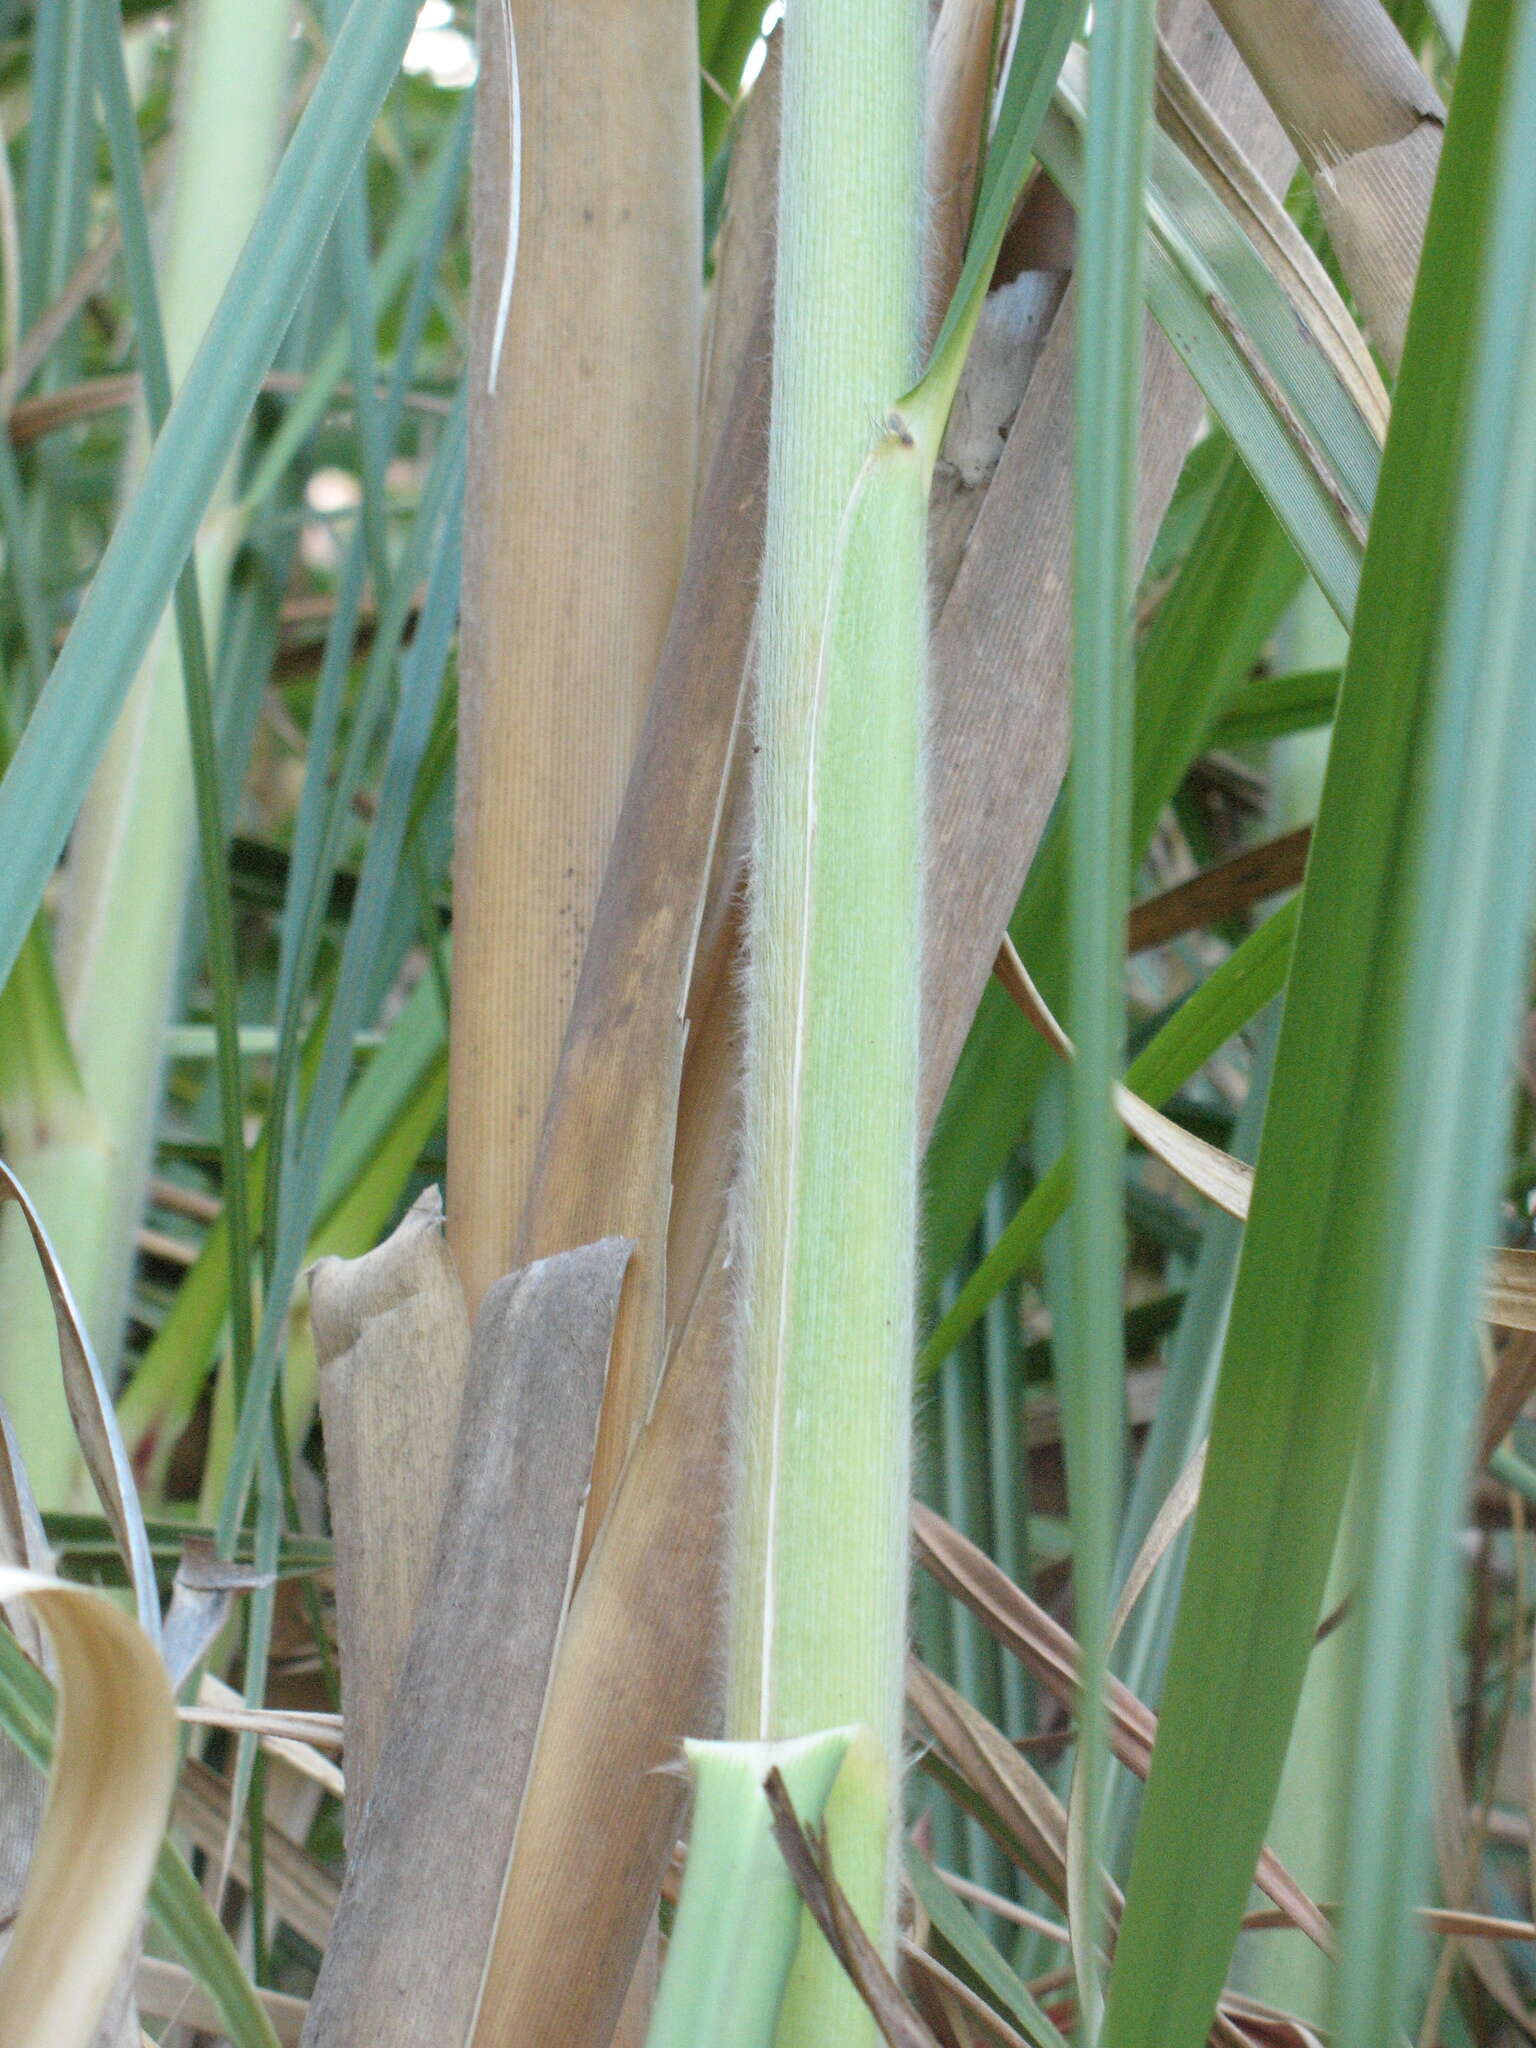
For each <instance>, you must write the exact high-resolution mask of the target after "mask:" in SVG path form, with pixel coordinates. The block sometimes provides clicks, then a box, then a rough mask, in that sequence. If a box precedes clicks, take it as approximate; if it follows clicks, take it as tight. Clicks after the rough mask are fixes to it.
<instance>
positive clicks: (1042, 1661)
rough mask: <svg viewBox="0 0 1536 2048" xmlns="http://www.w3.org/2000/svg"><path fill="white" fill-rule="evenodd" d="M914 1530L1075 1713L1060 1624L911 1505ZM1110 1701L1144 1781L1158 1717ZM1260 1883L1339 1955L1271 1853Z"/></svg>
mask: <svg viewBox="0 0 1536 2048" xmlns="http://www.w3.org/2000/svg"><path fill="white" fill-rule="evenodd" d="M912 1525H913V1535H914V1538H915V1541H916V1545H917V1555H918V1561H919V1563H920V1564H922V1566H923V1567H924V1569H925V1570H926V1571H929V1572H931V1573H932V1575H933V1576H934V1577H935V1578H936V1579H937V1580H938V1582H939V1584H940V1585H941V1586H943V1587H944V1589H945V1590H946V1591H947V1592H949V1593H952V1594H953V1595H954V1596H955V1598H956V1599H958V1600H962V1601H963V1602H964V1603H965V1605H966V1606H967V1607H969V1608H970V1610H971V1612H972V1613H973V1614H975V1615H976V1616H978V1618H979V1619H980V1620H981V1621H982V1622H983V1623H984V1624H985V1625H986V1627H987V1628H988V1629H989V1630H990V1631H991V1633H992V1634H993V1635H995V1636H996V1637H997V1640H998V1641H999V1642H1000V1643H1002V1644H1003V1646H1004V1648H1005V1649H1007V1650H1009V1651H1011V1652H1012V1654H1013V1655H1014V1656H1016V1657H1018V1658H1019V1659H1020V1660H1021V1661H1022V1662H1023V1663H1025V1664H1026V1665H1027V1666H1028V1668H1029V1669H1030V1670H1031V1671H1032V1672H1033V1673H1034V1675H1035V1677H1036V1678H1037V1679H1038V1681H1039V1682H1040V1684H1041V1685H1043V1686H1044V1687H1045V1688H1046V1690H1047V1691H1048V1692H1050V1693H1051V1694H1052V1695H1053V1696H1054V1697H1055V1698H1056V1699H1058V1700H1059V1701H1060V1702H1061V1704H1062V1705H1063V1706H1066V1707H1068V1708H1070V1707H1071V1706H1072V1705H1073V1704H1074V1703H1075V1701H1076V1698H1077V1684H1078V1650H1077V1645H1076V1643H1075V1642H1074V1641H1073V1639H1072V1637H1071V1636H1070V1635H1069V1634H1068V1633H1067V1631H1066V1630H1065V1629H1064V1628H1063V1627H1062V1626H1061V1624H1060V1623H1059V1622H1057V1621H1053V1620H1052V1619H1051V1617H1050V1615H1048V1614H1047V1613H1046V1612H1045V1610H1044V1609H1043V1608H1042V1607H1039V1606H1038V1605H1037V1604H1036V1603H1035V1602H1034V1601H1033V1600H1031V1599H1030V1597H1029V1595H1028V1594H1027V1593H1025V1592H1024V1591H1023V1590H1022V1589H1021V1588H1020V1587H1018V1586H1016V1585H1014V1583H1013V1581H1012V1580H1011V1579H1008V1578H1006V1577H1005V1576H1004V1574H1003V1573H1002V1572H1001V1571H999V1570H998V1568H997V1566H996V1565H995V1564H994V1563H993V1562H992V1560H991V1559H990V1558H989V1557H988V1556H987V1555H986V1553H985V1552H984V1551H982V1550H980V1549H978V1548H977V1546H976V1545H975V1544H974V1543H972V1542H970V1541H969V1540H968V1539H967V1538H966V1537H964V1536H962V1535H961V1534H960V1532H959V1531H958V1530H957V1529H953V1528H951V1527H950V1525H949V1524H948V1523H947V1522H945V1521H944V1520H943V1518H942V1517H941V1516H939V1515H936V1514H934V1512H933V1510H932V1509H931V1508H928V1507H925V1506H924V1505H923V1504H922V1503H921V1502H914V1503H913V1508H912ZM1108 1694H1109V1697H1108V1702H1107V1704H1108V1710H1109V1721H1110V1742H1111V1746H1112V1747H1113V1749H1114V1752H1115V1755H1116V1756H1117V1757H1118V1758H1119V1759H1120V1761H1121V1763H1123V1764H1124V1765H1125V1766H1126V1767H1127V1769H1129V1770H1132V1771H1134V1772H1135V1773H1136V1775H1137V1777H1139V1778H1144V1777H1145V1776H1146V1774H1147V1770H1148V1768H1149V1766H1150V1763H1151V1759H1152V1746H1153V1743H1154V1742H1155V1741H1156V1738H1157V1716H1156V1715H1155V1714H1154V1713H1153V1712H1152V1710H1151V1709H1150V1708H1149V1707H1147V1706H1146V1705H1144V1704H1143V1702H1142V1701H1141V1700H1139V1699H1137V1698H1136V1696H1135V1694H1134V1693H1132V1692H1131V1691H1130V1690H1129V1689H1128V1687H1126V1686H1125V1685H1123V1684H1122V1683H1121V1682H1120V1680H1119V1679H1117V1678H1113V1677H1111V1679H1110V1680H1109V1685H1108ZM1254 1881H1255V1882H1256V1883H1257V1884H1258V1885H1259V1887H1260V1889H1261V1890H1263V1891H1264V1892H1266V1893H1267V1894H1268V1895H1269V1897H1270V1898H1272V1899H1273V1900H1274V1902H1275V1904H1276V1905H1277V1906H1280V1907H1281V1908H1282V1909H1283V1910H1285V1911H1286V1912H1287V1913H1288V1914H1289V1915H1290V1917H1291V1919H1292V1921H1293V1923H1294V1924H1295V1925H1296V1926H1297V1927H1299V1928H1300V1929H1301V1930H1302V1932H1303V1933H1304V1934H1306V1935H1307V1936H1308V1937H1309V1938H1310V1939H1311V1940H1312V1941H1313V1942H1314V1943H1315V1944H1316V1946H1317V1947H1318V1948H1320V1949H1322V1950H1323V1951H1324V1953H1325V1954H1329V1955H1331V1954H1332V1953H1333V1948H1334V1942H1333V1934H1332V1930H1331V1929H1330V1927H1329V1925H1328V1921H1327V1919H1326V1917H1325V1916H1324V1914H1323V1913H1322V1912H1321V1911H1320V1910H1319V1908H1318V1907H1317V1905H1316V1904H1315V1903H1314V1902H1313V1900H1311V1899H1310V1898H1308V1896H1307V1894H1306V1893H1305V1892H1304V1891H1303V1890H1302V1888H1301V1886H1300V1885H1298V1884H1297V1883H1296V1881H1295V1879H1294V1878H1293V1877H1292V1876H1291V1875H1290V1873H1289V1872H1288V1871H1287V1870H1286V1868H1285V1866H1284V1865H1283V1864H1282V1863H1281V1862H1280V1860H1279V1859H1278V1857H1276V1856H1274V1855H1273V1854H1272V1853H1271V1852H1270V1851H1269V1850H1268V1849H1265V1850H1264V1851H1263V1852H1262V1853H1261V1855H1260V1858H1259V1862H1258V1867H1257V1869H1256V1871H1255V1874H1254Z"/></svg>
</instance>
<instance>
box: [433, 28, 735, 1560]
mask: <svg viewBox="0 0 1536 2048" xmlns="http://www.w3.org/2000/svg"><path fill="white" fill-rule="evenodd" d="M480 12H481V21H482V29H481V42H480V48H481V52H482V66H483V69H482V72H481V79H480V85H479V88H478V108H477V114H476V138H475V174H474V201H473V204H474V229H473V232H474V251H475V305H474V316H473V317H474V347H473V371H472V384H471V418H470V440H469V450H470V453H469V472H468V480H467V485H466V492H467V496H466V517H465V548H464V602H463V627H462V635H461V642H460V645H461V682H460V690H459V771H458V826H457V834H456V851H455V873H454V925H455V932H456V935H457V940H456V944H455V947H454V959H453V1014H452V1026H451V1032H452V1037H451V1047H452V1081H451V1086H450V1092H449V1106H448V1232H449V1237H450V1239H451V1241H452V1244H453V1249H454V1253H455V1256H456V1258H457V1260H458V1263H459V1270H460V1272H461V1273H462V1275H463V1279H464V1287H465V1293H466V1295H467V1296H468V1300H469V1309H470V1314H471V1316H473V1314H474V1312H475V1308H476V1305H477V1303H478V1302H479V1299H480V1297H481V1295H482V1294H483V1293H484V1292H485V1289H486V1288H487V1287H488V1286H489V1285H490V1284H491V1282H492V1281H493V1280H496V1279H498V1278H499V1277H500V1276H501V1275H502V1274H503V1273H504V1272H505V1271H506V1270H507V1268H508V1266H509V1265H510V1264H511V1263H512V1259H513V1255H514V1252H515V1250H516V1244H517V1236H518V1230H519V1226H520V1224H521V1221H522V1214H523V1207H524V1204H525V1201H526V1199H527V1194H528V1187H529V1182H530V1179H531V1177H532V1171H533V1164H534V1159H535V1156H536V1154H537V1150H538V1145H539V1138H540V1133H541V1131H542V1129H543V1121H544V1111H545V1105H546V1102H547V1100H548V1096H549V1092H550V1085H551V1083H552V1081H553V1079H554V1074H555V1067H556V1064H557V1062H558V1059H559V1055H560V1046H561V1041H562V1039H563V1037H564V1034H565V1027H566V1022H567V1019H568V1017H569V1015H570V1009H571V1001H572V998H573V996H574V994H575V990H576V980H577V976H578V973H579V971H580V967H581V960H582V955H583V953H584V951H585V946H586V938H587V930H588V926H589V925H590V923H591V918H592V911H593V906H594V905H595V903H596V901H597V892H598V887H599V884H600V882H601V879H602V873H603V867H604V864H605V862H606V860H607V857H608V850H609V846H610V844H611V841H612V838H613V830H614V825H615V822H616V820H617V818H618V812H619V805H620V803H621V801H622V799H623V795H624V788H625V784H626V782H627V779H628V776H629V771H630V766H631V763H632V761H633V758H634V749H635V744H636V741H637V739H638V736H639V732H640V725H641V720H642V718H643V716H644V712H645V706H646V703H647V701H648V699H649V695H650V690H651V684H652V682H653V680H654V677H655V670H656V661H657V657H658V655H659V654H660V651H661V644H662V639H663V636H664V634H665V632H666V626H667V618H668V614H669V612H670V609H671V605H672V598H673V594H674V591H675V589H676V584H677V578H678V575H679V572H680V570H681V567H682V561H683V551H684V548H685V545H686V542H687V535H688V518H689V511H690V508H691V506H692V502H693V483H694V422H695V410H696V404H697V382H698V330H699V310H700V299H701V289H702V285H701V279H702V260H701V253H700V234H701V215H700V200H699V168H698V148H699V144H698V122H699V98H698V93H699V85H698V54H697V46H696V12H695V7H694V4H693V0H595V4H591V5H587V6H580V7H574V6H571V5H570V4H569V0H511V7H510V13H511V17H512V19H513V24H514V28H515V34H516V46H517V65H516V72H517V75H518V78H519V80H520V84H521V93H520V98H521V109H520V111H521V143H522V148H521V156H522V182H521V208H520V219H521V229H520V235H519V245H518V251H517V263H516V280H515V284H514V287H513V290H512V294H511V300H510V306H509V309H508V317H507V322H506V331H505V337H504V341H503V346H502V349H501V355H500V360H499V363H498V365H497V370H496V377H495V384H494V389H493V388H492V384H491V377H490V353H491V340H492V335H493V332H494V329H495V326H496V319H497V313H498V309H499V305H500V301H501V294H502V285H503V271H504V260H505V253H506V247H507V213H508V205H509V195H510V192H511V190H512V166H511V162H510V155H509V147H510V141H511V128H512V119H511V106H510V101H509V64H508V50H507V37H506V18H507V17H506V14H505V12H504V8H503V5H502V0H482V6H481V10H480ZM625 1391H626V1392H627V1391H628V1390H627V1388H626V1390H625ZM649 1393H650V1388H649V1385H647V1386H646V1387H645V1388H644V1389H643V1391H642V1392H641V1393H640V1395H639V1398H638V1400H637V1402H636V1404H635V1406H634V1407H633V1408H632V1409H631V1411H630V1412H628V1413H626V1415H625V1416H624V1417H623V1418H622V1427H620V1428H617V1429H614V1428H610V1427H609V1421H608V1420H605V1425H604V1437H603V1438H602V1439H601V1440H600V1445H599V1453H598V1470H597V1472H596V1475H595V1478H594V1496H593V1504H592V1511H591V1512H592V1518H593V1526H595V1524H596V1518H597V1516H598V1514H599V1512H600V1503H601V1501H602V1499H603V1498H605V1496H606V1494H607V1492H608V1490H609V1486H610V1483H611V1479H612V1476H613V1472H614V1470H615V1469H616V1467H617V1465H618V1463H619V1462H621V1461H622V1456H623V1452H624V1451H625V1450H626V1449H627V1448H628V1435H629V1430H630V1428H631V1427H632V1425H633V1422H634V1420H635V1419H636V1418H637V1416H638V1415H640V1414H643V1413H644V1406H645V1403H646V1401H648V1399H649ZM612 1419H613V1420H614V1421H617V1420H618V1418H612ZM615 1437H617V1439H618V1441H615V1440H614V1439H615Z"/></svg>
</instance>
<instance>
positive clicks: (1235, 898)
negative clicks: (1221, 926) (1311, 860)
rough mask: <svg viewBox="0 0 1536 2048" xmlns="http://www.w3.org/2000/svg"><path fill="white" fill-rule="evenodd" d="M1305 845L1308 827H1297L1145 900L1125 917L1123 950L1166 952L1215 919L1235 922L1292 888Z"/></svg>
mask: <svg viewBox="0 0 1536 2048" xmlns="http://www.w3.org/2000/svg"><path fill="white" fill-rule="evenodd" d="M1311 841H1312V831H1311V827H1310V826H1308V825H1301V826H1298V828H1297V829H1296V830H1295V831H1294V832H1286V833H1284V834H1282V835H1281V837H1280V838H1278V839H1270V840H1266V841H1265V843H1264V844H1263V845H1262V846H1249V847H1245V848H1244V850H1243V851H1242V852H1241V853H1236V854H1233V856H1232V857H1231V859H1230V860H1224V861H1218V862H1217V863H1216V865H1215V866H1214V867H1209V868H1204V869H1202V870H1201V872H1200V873H1199V874H1198V875H1191V876H1190V878H1189V880H1188V881H1187V882H1179V883H1177V884H1175V886H1174V887H1173V888H1171V889H1165V890H1164V891H1163V893H1162V894H1161V895H1160V896H1149V897H1147V898H1145V899H1144V900H1143V901H1142V902H1140V903H1138V904H1136V905H1135V907H1134V908H1133V909H1132V911H1131V916H1130V923H1129V926H1128V928H1127V934H1126V950H1127V951H1128V952H1130V953H1141V952H1145V951H1146V950H1147V948H1148V947H1151V946H1166V945H1167V944H1168V942H1169V940H1170V939H1177V938H1182V937H1183V935H1184V933H1186V932H1192V931H1198V930H1199V929H1200V928H1201V927H1202V926H1203V925H1208V924H1213V923H1214V922H1215V921H1216V919H1217V918H1222V917H1235V916H1237V915H1238V914H1239V913H1240V912H1242V911H1244V910H1249V909H1251V908H1252V906H1253V905H1254V904H1255V903H1260V902H1262V901H1263V899H1264V898H1265V897H1266V896H1275V895H1278V894H1279V892H1280V891H1281V890H1282V889H1294V888H1296V887H1297V886H1298V885H1299V884H1300V882H1301V880H1302V877H1303V875H1304V874H1305V872H1306V865H1307V848H1308V846H1309V845H1310V844H1311Z"/></svg>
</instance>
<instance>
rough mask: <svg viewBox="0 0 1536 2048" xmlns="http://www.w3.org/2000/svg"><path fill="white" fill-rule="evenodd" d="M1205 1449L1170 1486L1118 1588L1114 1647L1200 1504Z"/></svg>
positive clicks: (1203, 1447) (1111, 1631)
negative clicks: (1153, 1576) (1181, 1531)
mask: <svg viewBox="0 0 1536 2048" xmlns="http://www.w3.org/2000/svg"><path fill="white" fill-rule="evenodd" d="M1206 1448H1207V1446H1206V1445H1205V1444H1204V1443H1202V1444H1201V1445H1200V1448H1199V1449H1198V1450H1197V1451H1196V1452H1195V1455H1194V1456H1193V1457H1192V1458H1191V1459H1190V1461H1189V1463H1188V1464H1187V1465H1186V1466H1185V1467H1184V1470H1183V1471H1182V1472H1181V1473H1180V1474H1179V1476H1178V1478H1177V1479H1176V1480H1175V1481H1174V1482H1173V1485H1172V1486H1171V1487H1170V1488H1169V1489H1168V1494H1167V1497H1166V1498H1165V1499H1164V1501H1163V1504H1162V1506H1161V1507H1160V1508H1159V1509H1158V1511H1157V1515H1156V1517H1155V1519H1154V1520H1153V1523H1152V1526H1151V1528H1150V1529H1149V1530H1148V1531H1147V1535H1146V1541H1145V1542H1144V1543H1143V1544H1142V1546H1141V1548H1140V1550H1138V1551H1137V1553H1136V1561H1135V1563H1134V1564H1133V1565H1132V1566H1131V1568H1130V1570H1129V1572H1127V1574H1126V1578H1125V1584H1124V1586H1123V1587H1122V1588H1121V1589H1120V1598H1119V1599H1118V1600H1117V1601H1116V1603H1115V1612H1114V1616H1113V1618H1112V1619H1111V1621H1110V1624H1109V1641H1110V1646H1111V1647H1113V1646H1114V1644H1115V1643H1117V1642H1118V1641H1119V1639H1120V1631H1121V1630H1122V1629H1123V1628H1124V1627H1125V1624H1126V1622H1127V1621H1128V1620H1129V1619H1130V1616H1131V1610H1132V1609H1133V1608H1134V1607H1135V1605H1136V1602H1137V1601H1138V1600H1139V1599H1140V1598H1141V1596H1142V1594H1143V1593H1144V1592H1145V1591H1146V1588H1147V1581H1148V1580H1149V1579H1150V1578H1151V1576H1152V1574H1153V1573H1154V1572H1155V1571H1156V1570H1157V1568H1158V1566H1159V1565H1160V1564H1161V1563H1162V1561H1163V1559H1164V1557H1166V1556H1167V1554H1168V1546H1169V1545H1170V1544H1171V1543H1172V1542H1173V1539H1174V1538H1175V1536H1177V1535H1178V1533H1179V1531H1180V1530H1181V1529H1182V1528H1183V1527H1184V1525H1185V1523H1186V1522H1187V1521H1188V1520H1189V1518H1190V1516H1191V1515H1192V1514H1193V1513H1194V1512H1195V1509H1196V1507H1197V1506H1198V1505H1199V1501H1200V1482H1201V1480H1202V1479H1203V1478H1204V1477H1205V1453H1206Z"/></svg>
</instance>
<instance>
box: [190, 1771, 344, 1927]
mask: <svg viewBox="0 0 1536 2048" xmlns="http://www.w3.org/2000/svg"><path fill="white" fill-rule="evenodd" d="M229 1789H230V1788H229V1781H228V1779H227V1778H221V1777H220V1776H219V1775H218V1773H217V1772H216V1771H212V1770H210V1769H209V1768H208V1766H207V1765H206V1764H204V1763H199V1762H198V1760H197V1758H196V1757H190V1758H188V1760H187V1761H186V1763H184V1764H183V1765H182V1768H181V1776H180V1779H179V1781H178V1783H177V1786H176V1798H175V1804H174V1807H173V1809H172V1820H173V1823H174V1825H175V1826H176V1827H177V1828H179V1829H181V1830H182V1831H183V1832H184V1833H185V1834H186V1837H187V1839H188V1841H189V1842H190V1843H191V1844H192V1846H193V1847H194V1848H195V1849H199V1850H201V1851H202V1853H203V1854H204V1855H205V1856H208V1857H210V1858H213V1859H214V1860H215V1861H217V1859H219V1858H220V1857H222V1856H223V1854H224V1852H225V1845H226V1840H227V1837H228V1834H229ZM264 1833H265V1843H264V1862H265V1868H266V1880H267V1902H268V1904H269V1906H270V1907H271V1909H272V1911H273V1912H274V1913H275V1914H276V1916H277V1918H278V1919H279V1920H281V1921H282V1922H283V1923H284V1924H285V1925H286V1926H288V1927H291V1928H292V1929H293V1931H294V1933H295V1934H298V1935H301V1936H302V1937H303V1939H304V1940H305V1941H307V1942H308V1943H309V1944H310V1946H311V1947H312V1948H317V1949H320V1950H322V1951H323V1950H324V1948H325V1945H326V1943H327V1942H328V1941H329V1940H330V1935H331V1923H332V1921H333V1920H334V1919H335V1917H336V1894H337V1884H336V1880H335V1878H334V1877H332V1876H331V1875H330V1873H329V1871H327V1870H325V1869H324V1868H323V1867H322V1866H321V1865H320V1864H319V1863H317V1862H316V1861H315V1859H314V1857H313V1856H311V1855H310V1854H309V1852H308V1850H307V1849H305V1848H303V1847H302V1846H301V1845H300V1844H299V1843H298V1842H296V1841H294V1839H293V1837H292V1836H291V1835H289V1834H287V1833H285V1831H284V1830H283V1829H282V1828H280V1827H276V1826H274V1825H273V1823H272V1821H271V1819H270V1818H269V1819H268V1821H267V1825H266V1829H265V1831H264ZM250 1848H251V1845H250V1835H249V1832H248V1825H247V1823H245V1822H244V1821H242V1824H241V1827H240V1830H239V1832H238V1833H237V1834H236V1836H235V1844H234V1855H233V1856H232V1858H231V1859H230V1865H229V1868H230V1875H231V1876H232V1877H233V1878H234V1879H235V1881H236V1882H237V1883H239V1884H243V1885H246V1886H249V1884H250V1877H251V1854H250Z"/></svg>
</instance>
